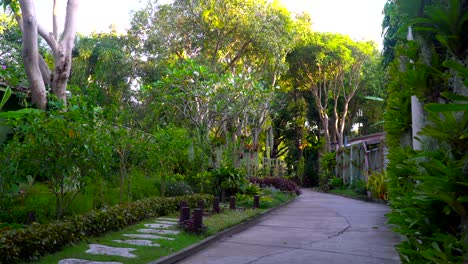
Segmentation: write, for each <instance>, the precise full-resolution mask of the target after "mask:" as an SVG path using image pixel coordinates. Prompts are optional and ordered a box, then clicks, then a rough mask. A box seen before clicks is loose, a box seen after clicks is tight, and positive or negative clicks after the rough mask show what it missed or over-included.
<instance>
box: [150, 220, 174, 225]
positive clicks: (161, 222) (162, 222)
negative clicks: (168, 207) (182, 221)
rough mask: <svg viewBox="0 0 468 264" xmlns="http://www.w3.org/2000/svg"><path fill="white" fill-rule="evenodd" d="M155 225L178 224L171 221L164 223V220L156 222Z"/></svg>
mask: <svg viewBox="0 0 468 264" xmlns="http://www.w3.org/2000/svg"><path fill="white" fill-rule="evenodd" d="M155 223H156V224H165V225H172V226H174V225H177V224H178V222H172V221H165V220H156V222H155Z"/></svg>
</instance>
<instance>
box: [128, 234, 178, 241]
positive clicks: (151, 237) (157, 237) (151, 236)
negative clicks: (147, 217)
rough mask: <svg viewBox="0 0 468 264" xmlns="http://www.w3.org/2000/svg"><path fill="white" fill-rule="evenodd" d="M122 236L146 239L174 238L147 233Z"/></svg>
mask: <svg viewBox="0 0 468 264" xmlns="http://www.w3.org/2000/svg"><path fill="white" fill-rule="evenodd" d="M123 236H126V237H130V238H146V239H165V240H174V238H173V237H163V236H156V235H149V234H123Z"/></svg>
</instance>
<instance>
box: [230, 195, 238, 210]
mask: <svg viewBox="0 0 468 264" xmlns="http://www.w3.org/2000/svg"><path fill="white" fill-rule="evenodd" d="M229 209H231V210H236V197H235V196H231V197H229Z"/></svg>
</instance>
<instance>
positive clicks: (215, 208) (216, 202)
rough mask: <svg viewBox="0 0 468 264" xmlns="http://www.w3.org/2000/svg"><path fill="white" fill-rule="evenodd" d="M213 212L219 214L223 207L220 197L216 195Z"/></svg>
mask: <svg viewBox="0 0 468 264" xmlns="http://www.w3.org/2000/svg"><path fill="white" fill-rule="evenodd" d="M213 212H215V213H217V214H219V212H221V209H220V208H219V197H215V198H214V200H213Z"/></svg>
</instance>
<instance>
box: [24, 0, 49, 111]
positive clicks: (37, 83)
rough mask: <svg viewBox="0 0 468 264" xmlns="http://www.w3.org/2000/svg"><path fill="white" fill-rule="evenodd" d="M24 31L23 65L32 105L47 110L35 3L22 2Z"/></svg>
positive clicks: (26, 0)
mask: <svg viewBox="0 0 468 264" xmlns="http://www.w3.org/2000/svg"><path fill="white" fill-rule="evenodd" d="M20 6H21V13H22V16H23V17H22V25H21V27H22V29H23V63H24V68H25V70H26V75H27V77H28V80H29V84H30V86H31V94H32V103H33V104H35V105H36V107H37V108H39V109H46V106H47V97H46V88H45V83H44V81H43V78H42V74H41V69H40V67H39V52H38V44H37V37H38V34H37V19H36V13H35V8H34V1H32V0H20Z"/></svg>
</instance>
